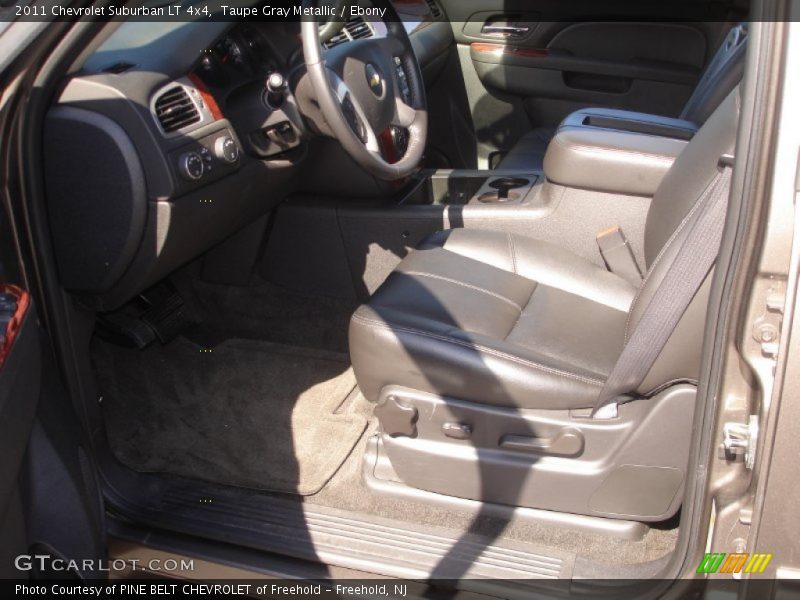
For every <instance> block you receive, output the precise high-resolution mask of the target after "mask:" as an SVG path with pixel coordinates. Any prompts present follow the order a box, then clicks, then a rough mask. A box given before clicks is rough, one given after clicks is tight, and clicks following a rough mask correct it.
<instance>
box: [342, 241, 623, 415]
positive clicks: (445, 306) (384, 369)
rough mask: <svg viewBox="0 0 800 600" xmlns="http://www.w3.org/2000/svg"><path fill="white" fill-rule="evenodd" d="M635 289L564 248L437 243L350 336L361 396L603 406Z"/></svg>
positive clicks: (405, 265)
mask: <svg viewBox="0 0 800 600" xmlns="http://www.w3.org/2000/svg"><path fill="white" fill-rule="evenodd" d="M635 293H636V289H635V288H634V287H633V286H632V285H630V284H629V283H628V282H626V281H625V280H623V279H622V278H620V277H618V276H616V275H614V274H612V273H609V272H608V271H606V270H604V269H602V268H600V267H598V266H596V265H594V264H592V263H590V262H588V261H586V260H584V259H582V258H580V257H578V256H576V255H574V254H571V253H570V252H568V251H565V250H563V249H561V248H558V247H556V246H553V245H551V244H548V243H546V242H540V241H537V240H533V239H529V238H524V237H520V236H515V235H509V234H506V233H501V232H494V231H482V230H472V229H455V230H450V231H445V232H439V233H437V234H434V235H433V236H432V237H430V238H429V239H428V240H426V241H425V242H424V243H423V244H422V245H421V246H420V247H419V249H417V250H416V251H414V252H412V253H410V254H409V256H408V257H406V258H405V259H404V260H403V262H402V263H401V264H400V265H399V267H398V268H397V269H396V270H395V271H394V272H393V273H392V274H391V275H390V276H389V278H388V279H387V280H386V282H385V283H384V284H383V285H382V286H381V287H380V288H379V289H378V290H377V291H376V293H375V294H374V295H373V297H372V299H371V300H370V302H369V303H368V304H366V305H363V306H361V307H360V308H359V309H358V310H357V311H356V313H355V315H354V316H353V319H352V322H351V326H350V352H351V357H352V361H353V367H354V369H355V372H356V377H357V379H358V383H359V386H360V387H361V390H362V391H363V392H364V394H365V395H366V396H367V398H369V399H371V400H373V401H376V400H377V399H378V397H379V396H380V392H381V390H382V389H383V388H384V387H386V386H390V385H398V386H403V387H406V388H411V389H415V390H419V391H425V392H431V393H435V394H439V395H442V396H447V397H451V398H458V399H461V400H468V401H473V402H479V403H484V404H494V405H500V406H509V407H519V408H544V409H565V408H584V407H589V406H592V405H593V403H594V400H595V399H596V398H597V395H598V394H599V392H600V388H601V387H602V385H603V382H604V381H605V378H606V377H607V375H608V373H609V372H610V371H611V368H612V367H613V365H614V363H615V361H616V359H617V357H618V356H619V354H620V352H621V351H622V347H623V343H624V336H625V323H626V319H627V311H628V309H629V307H630V305H631V302H632V301H633V297H634V295H635Z"/></svg>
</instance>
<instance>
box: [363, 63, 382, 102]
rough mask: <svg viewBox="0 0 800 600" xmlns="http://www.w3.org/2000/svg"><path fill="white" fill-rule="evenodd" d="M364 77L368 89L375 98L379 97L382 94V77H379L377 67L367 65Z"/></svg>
mask: <svg viewBox="0 0 800 600" xmlns="http://www.w3.org/2000/svg"><path fill="white" fill-rule="evenodd" d="M366 75H367V83H368V84H369V89H371V90H372V93H373V94H375V95H376V96H380V95H381V94H382V93H383V77H381V74H380V72H379V71H378V69H377V67H375V66H374V65H367V67H366Z"/></svg>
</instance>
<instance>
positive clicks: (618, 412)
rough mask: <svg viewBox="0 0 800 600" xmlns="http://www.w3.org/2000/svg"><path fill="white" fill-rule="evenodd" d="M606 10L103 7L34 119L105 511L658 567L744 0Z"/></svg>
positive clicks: (618, 570) (484, 568) (683, 439)
mask: <svg viewBox="0 0 800 600" xmlns="http://www.w3.org/2000/svg"><path fill="white" fill-rule="evenodd" d="M626 1H627V0H623V2H622V4H625V2H626ZM541 4H542V5H544V4H545V3H544V2H542V3H541ZM601 4H604V5H605V4H606V3H594V4H590V5H587V7H588V8H587V9H586V10H587V12H586V15H585V18H583V19H582V20H572V21H552V22H550V21H545V20H543V19H542V17H541V15H540V11H541V7H539V6H538V5H537V2H527V1H524V0H518V1H517V0H468V1H464V0H393V1H391V2H390V1H389V0H372V1H371V2H367V1H366V0H364V1H363V2H359V3H354V6H361V7H362V8H366V9H369V8H380V9H385V10H386V13H385V14H384V16H383V17H380V16H378V14H377V13H376V12H375V11H370V10H362V11H360V13H361V14H358V13H359V11H354V13H353V14H354V15H355V16H351V17H349V18H348V19H347V20H346V21H344V22H336V21H335V20H331V21H330V22H319V21H318V20H314V19H304V20H302V21H290V20H281V21H275V22H257V21H247V20H243V21H242V22H238V23H237V22H209V21H207V20H205V21H197V22H193V21H190V22H171V23H167V22H165V23H160V24H157V25H154V24H153V23H152V22H136V21H129V22H124V23H120V24H115V26H114V27H109V28H107V29H106V30H104V34H103V35H102V36H101V37H100V38H98V39H97V40H96V42H95V44H94V46H93V47H92V48H90V49H89V50H88V51H87V52H86V53H85V54H84V55H83V56H82V57H81V59H80V60H79V61H78V63H76V65H75V67H74V68H73V69H72V71H71V72H70V73H69V75H68V77H66V78H65V79H64V81H63V82H62V85H61V86H60V88H59V91H58V93H57V96H56V98H55V100H54V102H53V104H52V106H51V107H50V109H49V112H48V114H47V118H46V122H45V126H44V130H43V132H42V139H43V150H44V169H45V171H44V172H45V183H46V189H45V193H46V208H47V219H48V225H49V231H50V236H51V241H52V251H53V256H54V259H55V263H56V267H57V272H58V278H59V281H60V284H61V286H62V287H63V289H64V290H65V302H66V303H67V304H68V306H69V307H70V315H71V317H70V318H71V324H70V328H71V331H72V334H73V339H74V340H75V341H74V346H73V348H74V358H73V360H74V361H75V362H76V364H77V365H78V368H79V369H80V372H81V374H82V392H81V393H82V397H83V398H84V399H85V411H86V414H87V416H88V418H89V419H90V421H91V423H92V438H93V443H94V444H95V447H96V448H95V451H96V453H97V457H98V460H99V461H100V469H101V476H102V480H103V488H104V493H105V496H106V498H105V501H106V504H107V506H108V507H109V509H110V510H112V511H114V512H115V513H116V514H119V515H123V516H125V517H126V518H127V519H129V520H130V521H131V522H136V523H144V524H148V525H152V526H159V527H164V528H166V529H172V530H175V531H178V532H181V533H186V534H192V535H198V536H201V537H204V538H208V539H212V540H218V541H223V542H225V543H229V544H235V545H237V546H242V547H247V548H251V549H253V550H258V551H261V552H265V553H272V554H276V555H285V556H289V557H294V558H296V559H302V560H305V561H312V562H317V563H324V564H327V565H336V566H339V567H345V568H353V569H362V570H365V571H372V572H375V573H379V574H382V575H389V576H396V577H411V578H440V579H462V578H478V577H480V578H498V579H503V578H505V579H515V580H516V579H519V580H522V579H548V578H587V577H592V576H594V575H597V574H598V573H603V574H604V576H609V574H611V575H612V576H617V577H655V576H657V575H658V574H659V573H660V572H661V570H662V569H663V568H664V565H665V564H666V563H667V561H668V560H669V559H670V557H671V555H672V552H673V550H674V548H675V546H676V543H677V541H678V539H679V535H680V531H681V527H680V514H681V506H682V502H683V492H684V487H685V485H686V482H687V477H691V474H690V473H691V470H692V467H691V465H690V464H689V446H690V443H691V440H692V436H693V434H694V432H695V429H696V425H695V414H696V408H697V407H696V396H697V386H698V379H699V377H700V374H699V373H700V363H701V355H702V351H703V335H702V331H703V328H704V324H705V321H706V315H707V307H708V299H709V290H710V288H711V281H712V277H713V273H714V269H713V266H711V265H712V264H713V258H714V254H713V252H712V250H713V251H715V249H714V248H710V246H711V245H713V244H711V242H714V241H716V243H717V246H716V247H717V248H718V246H719V232H717V233H714V234H708V235H706V236H702V235H699V234H698V232H699V231H701V230H702V228H703V227H704V226H705V225H706V223H707V221H708V220H709V219H711V218H712V216H713V215H711V212H712V208H713V207H716V206H717V204H718V203H715V200H716V198H717V197H720V196H721V193H722V191H724V190H727V188H726V187H725V186H726V185H727V183H726V181H728V179H726V177H728V178H729V175H730V174H729V171H730V169H729V168H727V167H729V166H730V160H731V157H732V156H734V155H735V152H734V147H735V143H736V136H737V126H738V120H739V112H740V103H741V91H740V83H741V81H742V77H743V73H744V70H745V57H746V50H747V39H748V27H747V22H746V18H747V14H746V12H744V11H743V10H742V9H740V8H737V7H736V5H735V4H731V5H730V6H729V7H728V8H727V9H726V10H727V11H728V12H726V14H724V15H723V17H724V18H718V19H716V20H713V21H703V22H699V21H698V22H667V21H663V20H662V21H615V20H613V14H612V13H611V11H612V10H613V8H612V7H611V4H610V3H609V4H608V5H607V6H600V5H601ZM629 4H631V5H632V4H635V2H634V0H630V2H629ZM604 11H608V14H606V12H604ZM726 157H727V158H726ZM726 161H727V162H726ZM715 210H716V209H715ZM720 210H723V211H724V206H723V207H722V209H720ZM722 214H723V215H724V212H723V213H722ZM709 215H711V216H709ZM698 237H700V238H702V237H705V238H706V239H705V241H706V242H708V243H707V244H706V245H707V246H709V248H708V249H706V248H705V246H702V245H701V244H699V243H698V241H697V239H698ZM687 249H688V250H687ZM692 253H693V254H692ZM684 264H685V266H684V267H681V265H684ZM689 267H693V268H694V270H695V271H696V273H695V275H694V276H693V277H695V278H696V279H697V285H696V286H694V287H691V286H689V285H688V283H687V281H688V276H682V275H681V273H684V274H685V272H686V271H685V270H684V271H682V270H681V269H682V268H684V269H685V268H689ZM681 294H682V296H681ZM679 296H680V297H685V302H684V306H683V307H682V308H681V309H680V310H678V311H677V312H675V314H674V315H672V313H669V314H667V313H668V311H667V310H666V309H665V307H667V306H669V303H670V302H672V303H673V305H674V304H675V303H679V301H678V300H677V299H676V298H678V297H679ZM659 311H660V312H659ZM673 312H674V311H673ZM669 315H672V316H669ZM670 319H671V320H670ZM659 324H661V325H659ZM665 324H666V325H665ZM659 326H660V327H661V329H660V330H659V329H658V327H659ZM657 340H660V341H657ZM637 349H639V350H638V353H637ZM645 355H647V356H648V357H649V358H647V359H645V358H643V357H644V356H645ZM637 358H638V360H637Z"/></svg>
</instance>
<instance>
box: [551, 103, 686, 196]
mask: <svg viewBox="0 0 800 600" xmlns="http://www.w3.org/2000/svg"><path fill="white" fill-rule="evenodd" d="M695 131H697V127H696V125H694V124H693V123H691V122H689V121H683V120H681V119H670V118H666V117H659V116H656V115H647V114H644V113H634V112H627V111H615V110H606V109H587V110H580V111H577V112H575V113H572V114H571V115H569V116H568V117H567V118H566V119H565V120H564V121H563V122H562V123H561V125H560V126H559V128H558V130H557V131H556V135H555V137H554V138H553V140H552V141H551V142H550V144H549V146H548V147H547V153H546V154H545V158H544V174H545V176H546V177H547V179H548V180H550V181H553V182H554V183H558V184H561V185H566V186H569V187H577V188H588V189H591V190H597V191H603V192H615V193H622V194H632V195H638V196H652V195H653V194H655V191H656V190H657V189H658V186H659V185H660V184H661V180H662V179H663V177H664V175H665V174H666V173H667V171H669V169H670V167H672V163H673V162H675V159H676V158H677V157H678V155H679V154H680V153H681V151H682V150H683V149H684V148H685V147H686V145H687V144H688V141H689V140H690V139H691V138H692V136H693V135H694V132H695Z"/></svg>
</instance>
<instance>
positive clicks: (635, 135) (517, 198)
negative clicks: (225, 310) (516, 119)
mask: <svg viewBox="0 0 800 600" xmlns="http://www.w3.org/2000/svg"><path fill="white" fill-rule="evenodd" d="M696 130H697V128H696V126H695V125H694V124H693V123H690V122H689V121H683V120H680V119H669V118H664V117H658V116H654V115H646V114H641V113H632V112H626V111H615V110H606V109H586V110H581V111H578V112H576V113H573V114H571V115H569V116H568V117H567V118H566V119H565V120H564V121H563V122H562V123H561V126H560V127H559V129H558V131H557V133H556V136H555V138H554V139H553V140H552V141H551V143H550V145H549V147H548V150H547V154H546V156H545V160H544V172H542V171H537V170H534V169H530V170H525V169H522V170H510V169H509V170H493V171H482V170H467V169H465V170H458V169H439V170H431V171H424V172H421V173H420V174H419V176H418V177H417V178H416V179H415V180H414V181H413V182H412V183H410V184H408V185H406V186H405V188H404V189H403V191H402V192H400V193H399V195H397V196H395V197H393V198H385V197H384V198H375V199H374V200H363V199H342V198H325V197H321V196H320V195H316V194H314V195H305V196H303V197H297V198H295V199H294V200H293V201H292V202H290V203H286V204H284V205H283V206H282V207H281V209H280V210H279V211H278V214H277V218H276V221H275V225H274V228H273V235H272V236H271V238H270V248H269V251H268V253H267V259H268V264H267V266H266V269H267V272H266V273H265V274H266V275H267V277H268V278H269V279H270V280H272V281H275V282H277V283H280V284H281V285H284V286H285V287H289V288H292V289H297V290H305V289H308V290H314V291H315V293H316V292H319V290H320V288H321V287H325V288H326V292H327V293H328V294H329V295H334V296H343V297H356V298H358V299H359V300H365V299H367V298H368V297H369V295H370V294H372V293H373V292H374V291H375V290H376V289H377V288H378V286H379V285H380V284H381V283H382V282H383V281H384V279H385V278H386V277H387V276H388V275H389V273H391V271H392V270H393V269H394V268H395V267H396V266H397V263H398V262H399V261H400V260H401V259H402V258H403V257H404V256H406V254H407V253H408V252H409V250H410V249H411V248H414V247H416V246H418V245H419V243H420V242H421V241H422V240H424V239H425V237H426V236H428V235H430V234H431V233H433V232H435V231H437V230H440V229H453V228H459V227H467V228H470V227H474V228H479V229H491V230H498V231H505V232H509V233H515V234H518V235H522V236H528V237H532V238H535V239H538V240H541V241H545V242H549V243H551V244H553V245H555V246H559V247H562V248H566V249H568V250H570V251H571V252H572V253H574V254H577V255H579V256H582V257H584V258H586V259H587V260H590V261H593V262H595V263H596V264H598V265H600V266H603V265H604V264H605V263H604V260H603V257H602V256H601V254H600V251H599V249H598V243H597V239H596V238H597V235H598V233H600V232H602V231H605V230H608V229H610V228H617V229H620V230H622V231H624V234H625V237H626V239H627V242H628V244H629V246H630V248H631V251H632V252H633V256H634V259H635V260H636V261H637V264H638V265H639V266H640V267H643V265H644V226H645V222H646V219H647V212H648V209H649V206H650V200H651V199H652V197H653V194H654V193H655V191H656V189H657V188H658V186H659V185H660V182H661V180H662V178H663V177H664V175H665V174H666V173H667V171H668V170H669V169H670V167H671V166H672V164H673V162H674V161H675V160H676V158H677V157H678V155H679V154H680V153H681V151H682V150H683V148H684V147H685V146H686V145H687V144H688V142H689V140H690V139H691V138H692V137H693V136H694V134H695V132H696ZM302 228H304V229H305V230H306V231H311V232H315V233H314V234H313V239H314V244H309V243H308V241H307V239H298V238H297V236H292V235H291V234H290V232H292V231H298V230H299V229H302ZM284 231H285V232H286V234H283V233H282V232H284ZM329 231H337V232H338V235H337V236H330V235H324V232H329ZM317 233H318V234H317ZM286 257H290V259H289V260H287V258H286ZM331 257H339V258H338V259H337V260H336V261H334V260H332V258H331ZM334 262H336V264H338V265H339V266H338V270H335V269H333V268H332V264H333V263H334ZM348 280H349V282H348ZM343 281H344V282H348V283H347V284H346V285H342V282H343ZM350 283H352V286H351V285H350Z"/></svg>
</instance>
